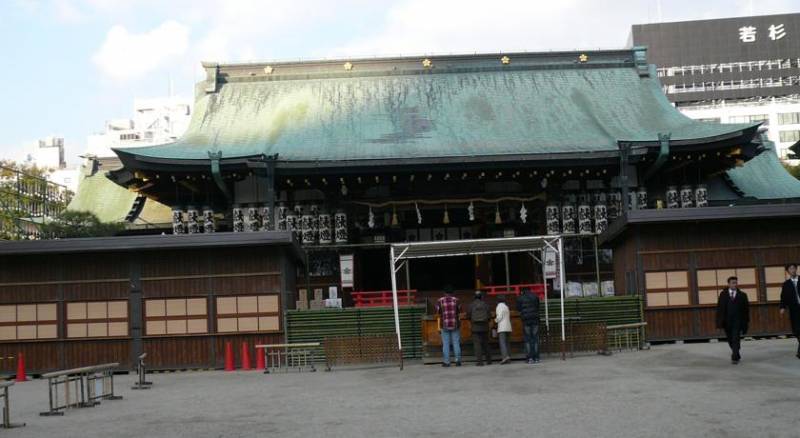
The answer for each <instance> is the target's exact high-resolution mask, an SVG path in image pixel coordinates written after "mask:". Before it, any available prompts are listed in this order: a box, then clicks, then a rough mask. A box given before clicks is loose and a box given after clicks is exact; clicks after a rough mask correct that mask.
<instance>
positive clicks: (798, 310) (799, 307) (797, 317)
mask: <svg viewBox="0 0 800 438" xmlns="http://www.w3.org/2000/svg"><path fill="white" fill-rule="evenodd" d="M786 272H787V273H788V274H789V278H788V279H787V280H786V281H785V282H783V288H782V289H781V315H783V314H784V313H786V309H789V320H790V321H792V333H794V335H795V336H796V337H797V358H798V359H800V285H798V284H797V283H798V278H797V264H796V263H791V264H789V265H788V266H786Z"/></svg>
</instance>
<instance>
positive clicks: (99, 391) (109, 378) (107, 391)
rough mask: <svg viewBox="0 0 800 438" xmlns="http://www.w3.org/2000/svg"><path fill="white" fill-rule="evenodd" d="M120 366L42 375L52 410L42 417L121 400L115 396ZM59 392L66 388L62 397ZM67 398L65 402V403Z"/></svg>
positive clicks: (78, 369)
mask: <svg viewBox="0 0 800 438" xmlns="http://www.w3.org/2000/svg"><path fill="white" fill-rule="evenodd" d="M117 367H119V363H117V362H115V363H107V364H102V365H94V366H88V367H82V368H72V369H68V370H61V371H54V372H51V373H45V374H42V378H43V379H47V391H48V400H49V410H48V411H47V412H40V413H39V415H42V416H50V415H64V412H63V411H64V410H66V409H71V408H87V407H92V406H96V405H98V404H100V400H104V399H105V400H119V399H121V398H122V396H119V395H115V394H114V369H116V368H117ZM59 388H62V390H61V392H60V393H59ZM62 398H63V401H62Z"/></svg>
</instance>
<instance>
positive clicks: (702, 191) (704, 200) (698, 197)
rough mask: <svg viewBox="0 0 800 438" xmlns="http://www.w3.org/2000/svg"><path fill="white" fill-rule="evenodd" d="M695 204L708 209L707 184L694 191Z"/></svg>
mask: <svg viewBox="0 0 800 438" xmlns="http://www.w3.org/2000/svg"><path fill="white" fill-rule="evenodd" d="M694 203H695V206H697V207H708V187H706V185H705V184H700V185H699V186H697V188H696V189H694Z"/></svg>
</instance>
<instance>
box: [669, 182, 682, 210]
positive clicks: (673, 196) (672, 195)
mask: <svg viewBox="0 0 800 438" xmlns="http://www.w3.org/2000/svg"><path fill="white" fill-rule="evenodd" d="M680 206H681V197H680V194H678V187H677V186H669V187H667V208H678V207H680Z"/></svg>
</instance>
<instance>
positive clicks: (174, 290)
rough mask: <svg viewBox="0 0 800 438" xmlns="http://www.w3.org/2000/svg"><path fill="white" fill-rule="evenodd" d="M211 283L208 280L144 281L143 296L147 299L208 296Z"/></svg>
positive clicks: (178, 278) (173, 279)
mask: <svg viewBox="0 0 800 438" xmlns="http://www.w3.org/2000/svg"><path fill="white" fill-rule="evenodd" d="M209 283H210V279H208V278H180V277H176V278H171V279H169V280H147V279H142V294H143V295H144V297H145V298H154V297H186V296H195V295H207V294H208V293H209V290H210V284H209Z"/></svg>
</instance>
